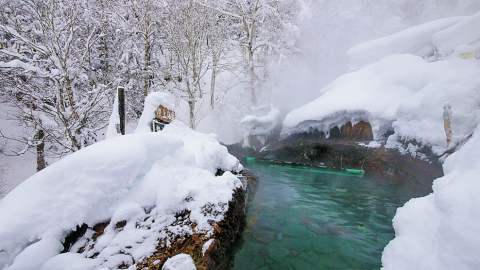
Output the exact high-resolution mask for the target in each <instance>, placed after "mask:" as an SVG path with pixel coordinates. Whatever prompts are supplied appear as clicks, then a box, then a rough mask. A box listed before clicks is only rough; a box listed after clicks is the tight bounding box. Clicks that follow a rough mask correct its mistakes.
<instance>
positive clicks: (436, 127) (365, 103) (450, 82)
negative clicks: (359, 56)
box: [282, 54, 480, 151]
mask: <svg viewBox="0 0 480 270" xmlns="http://www.w3.org/2000/svg"><path fill="white" fill-rule="evenodd" d="M479 87H480V63H479V62H478V61H476V60H465V59H459V58H456V57H452V58H451V59H449V60H444V61H438V62H433V63H429V62H426V61H425V60H423V59H422V58H421V57H418V56H414V55H409V54H405V55H392V56H388V57H386V58H384V59H383V60H381V61H379V62H376V63H374V64H372V65H369V66H366V67H365V68H362V69H360V70H358V71H355V72H352V73H349V74H346V75H343V76H341V77H339V78H338V79H336V80H335V81H334V82H332V83H331V84H330V85H328V86H327V87H325V88H323V89H322V90H321V96H320V97H319V98H318V99H316V100H314V101H312V102H311V103H309V104H307V105H305V106H303V107H301V108H299V109H297V110H294V111H292V112H290V113H289V114H288V115H287V117H286V119H285V120H284V123H283V130H282V136H283V137H286V136H289V135H291V134H294V133H301V132H309V131H311V130H312V129H318V130H319V131H323V132H325V133H327V134H328V132H329V131H330V130H331V129H332V128H333V127H334V126H339V127H340V126H342V125H344V124H345V123H347V122H349V121H351V122H352V123H356V122H359V121H366V122H369V123H371V124H372V129H373V135H374V139H375V140H377V139H379V138H381V137H382V136H384V135H385V134H386V132H387V131H389V130H392V129H393V131H394V132H395V134H394V136H392V137H390V139H389V141H388V145H389V146H390V147H395V146H396V144H397V143H398V141H401V140H403V141H409V140H416V141H417V142H420V143H422V144H424V145H430V146H434V147H437V148H438V149H437V150H438V151H441V149H445V147H446V140H445V131H444V126H443V105H444V103H445V102H446V101H451V104H452V110H453V118H452V129H453V133H454V135H455V136H457V139H458V140H460V139H461V138H465V137H466V136H468V135H469V134H471V132H472V131H473V129H474V128H475V127H476V126H477V125H478V123H479V122H480V115H479V113H480V110H479V100H480V92H479V91H478V89H479Z"/></svg>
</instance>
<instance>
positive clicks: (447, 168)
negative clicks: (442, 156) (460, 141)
mask: <svg viewBox="0 0 480 270" xmlns="http://www.w3.org/2000/svg"><path fill="white" fill-rule="evenodd" d="M479 153H480V127H477V128H476V130H475V133H474V135H473V137H472V138H471V139H470V140H469V141H468V142H467V143H466V144H465V145H464V146H463V147H462V148H461V149H460V150H459V151H457V152H456V153H454V154H452V155H451V156H449V157H448V158H447V159H446V160H445V163H444V164H443V169H444V172H445V176H444V177H442V178H439V179H437V180H435V182H434V183H433V193H431V194H430V195H428V196H426V197H422V198H416V199H411V200H410V201H409V202H407V203H406V204H405V205H404V206H403V207H401V208H399V209H398V210H397V213H396V215H395V218H394V219H393V227H394V229H395V238H394V239H393V240H392V241H391V242H390V243H389V244H388V245H387V247H386V248H385V250H384V251H383V255H382V264H383V269H385V270H390V269H435V270H447V269H463V270H470V269H471V270H474V269H480V253H479V250H480V234H479V229H478V228H479V223H480V211H478V206H479V205H480V196H479V194H480V181H479V177H478V176H479V175H480V155H479Z"/></svg>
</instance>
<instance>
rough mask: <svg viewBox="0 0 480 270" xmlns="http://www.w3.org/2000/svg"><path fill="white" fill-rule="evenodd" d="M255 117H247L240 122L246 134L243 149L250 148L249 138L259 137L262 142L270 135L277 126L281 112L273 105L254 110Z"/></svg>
mask: <svg viewBox="0 0 480 270" xmlns="http://www.w3.org/2000/svg"><path fill="white" fill-rule="evenodd" d="M252 111H253V115H248V116H245V117H244V118H243V119H242V120H241V121H240V126H241V128H242V129H243V131H244V132H245V133H244V136H243V137H244V142H243V147H250V145H249V143H248V137H249V136H257V138H259V139H260V140H261V141H262V142H264V141H265V139H266V137H267V136H268V135H270V133H271V132H272V131H273V129H274V128H275V126H276V125H277V120H278V116H279V115H280V111H279V110H277V109H275V108H274V107H273V105H272V104H269V105H266V106H260V107H257V108H253V109H252Z"/></svg>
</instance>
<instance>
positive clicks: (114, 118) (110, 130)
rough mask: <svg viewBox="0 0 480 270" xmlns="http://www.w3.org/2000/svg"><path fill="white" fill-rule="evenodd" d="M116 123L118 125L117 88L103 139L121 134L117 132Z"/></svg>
mask: <svg viewBox="0 0 480 270" xmlns="http://www.w3.org/2000/svg"><path fill="white" fill-rule="evenodd" d="M117 125H120V115H119V114H118V89H117V94H116V95H115V101H114V103H113V109H112V114H111V115H110V121H109V122H108V127H107V132H106V134H105V139H110V138H114V137H117V136H122V134H121V133H118V131H117Z"/></svg>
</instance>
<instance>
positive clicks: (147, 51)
mask: <svg viewBox="0 0 480 270" xmlns="http://www.w3.org/2000/svg"><path fill="white" fill-rule="evenodd" d="M145 34H146V38H145V55H144V57H145V59H144V61H145V67H144V71H145V79H144V80H145V81H144V89H143V96H144V98H146V97H147V96H148V89H149V88H150V78H149V74H148V69H149V66H150V42H149V40H148V36H147V35H148V33H145Z"/></svg>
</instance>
